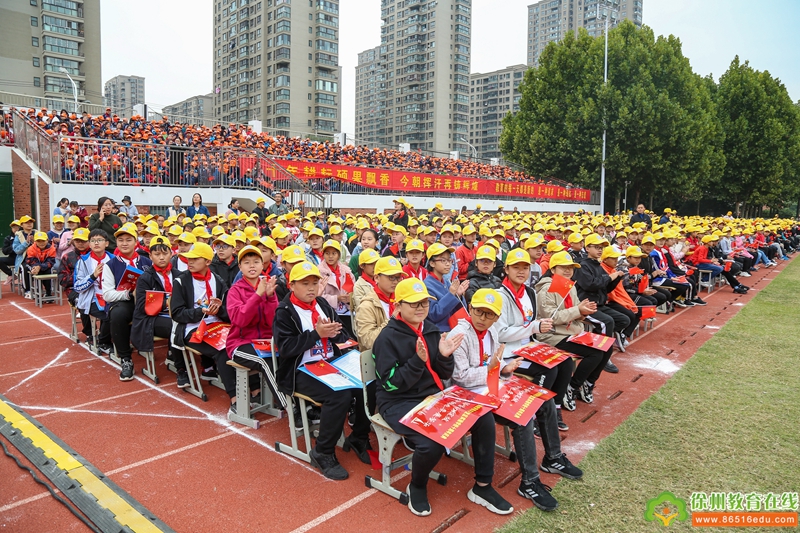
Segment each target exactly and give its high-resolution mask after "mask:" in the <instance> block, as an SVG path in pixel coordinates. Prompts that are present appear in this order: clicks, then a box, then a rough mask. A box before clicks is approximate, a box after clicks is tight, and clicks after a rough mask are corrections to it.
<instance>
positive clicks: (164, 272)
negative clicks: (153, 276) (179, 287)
mask: <svg viewBox="0 0 800 533" xmlns="http://www.w3.org/2000/svg"><path fill="white" fill-rule="evenodd" d="M153 270H155V271H156V273H157V274H159V275H160V276H161V278H162V279H163V280H164V290H165V291H167V292H169V293H171V292H172V282H171V281H170V280H169V274H170V272H171V271H172V263H167V266H165V267H164V268H158V267H157V266H156V265H155V264H154V265H153Z"/></svg>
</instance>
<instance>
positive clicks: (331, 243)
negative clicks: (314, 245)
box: [322, 239, 342, 255]
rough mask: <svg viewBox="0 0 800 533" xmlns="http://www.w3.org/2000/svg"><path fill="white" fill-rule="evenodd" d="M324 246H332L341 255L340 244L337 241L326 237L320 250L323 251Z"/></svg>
mask: <svg viewBox="0 0 800 533" xmlns="http://www.w3.org/2000/svg"><path fill="white" fill-rule="evenodd" d="M325 248H333V249H334V250H336V251H337V252H339V255H342V245H341V244H339V241H335V240H333V239H328V240H327V241H325V242H324V243H323V244H322V251H323V252H324V251H325Z"/></svg>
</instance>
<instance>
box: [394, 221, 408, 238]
mask: <svg viewBox="0 0 800 533" xmlns="http://www.w3.org/2000/svg"><path fill="white" fill-rule="evenodd" d="M391 231H392V233H394V232H395V231H399V232H400V233H402V234H403V235H404V236H405V237H408V230H407V229H406V228H404V227H403V226H401V225H400V224H394V225H393V226H392V229H391Z"/></svg>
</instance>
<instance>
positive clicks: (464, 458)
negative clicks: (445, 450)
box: [450, 426, 517, 466]
mask: <svg viewBox="0 0 800 533" xmlns="http://www.w3.org/2000/svg"><path fill="white" fill-rule="evenodd" d="M502 427H503V438H504V441H505V444H504V445H503V446H500V445H499V444H497V443H495V445H494V451H495V453H499V454H500V455H502V456H504V457H507V458H508V460H509V461H516V460H517V454H516V452H515V451H514V450H513V449H512V448H511V430H510V429H508V426H502ZM470 446H472V435H470V434H469V433H467V434H466V435H464V436H463V437H461V451H460V452H459V451H456V450H450V457H452V458H453V459H456V460H458V461H461V462H463V463H466V464H468V465H469V466H475V458H474V457H472V454H471V453H470V449H469V447H470Z"/></svg>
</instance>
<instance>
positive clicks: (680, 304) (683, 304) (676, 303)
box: [672, 299, 688, 308]
mask: <svg viewBox="0 0 800 533" xmlns="http://www.w3.org/2000/svg"><path fill="white" fill-rule="evenodd" d="M672 305H674V306H675V307H680V308H686V307H688V306H687V305H686V302H684V301H683V300H678V299H676V300H675V301H674V302H672Z"/></svg>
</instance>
